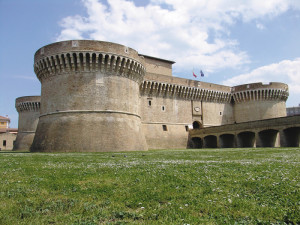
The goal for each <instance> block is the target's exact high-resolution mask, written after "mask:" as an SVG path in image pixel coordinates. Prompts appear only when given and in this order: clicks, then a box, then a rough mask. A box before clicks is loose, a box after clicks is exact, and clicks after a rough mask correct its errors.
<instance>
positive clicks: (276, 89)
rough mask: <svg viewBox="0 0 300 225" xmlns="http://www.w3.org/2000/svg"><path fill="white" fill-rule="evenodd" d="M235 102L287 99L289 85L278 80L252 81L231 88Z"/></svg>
mask: <svg viewBox="0 0 300 225" xmlns="http://www.w3.org/2000/svg"><path fill="white" fill-rule="evenodd" d="M231 92H232V96H233V99H234V101H235V103H239V102H245V101H259V100H261V101H263V100H264V101H268V100H270V101H274V100H275V101H286V100H287V98H288V96H289V90H288V85H287V84H284V83H278V82H270V83H268V84H263V83H261V82H260V83H251V84H243V85H238V86H234V87H232V88H231Z"/></svg>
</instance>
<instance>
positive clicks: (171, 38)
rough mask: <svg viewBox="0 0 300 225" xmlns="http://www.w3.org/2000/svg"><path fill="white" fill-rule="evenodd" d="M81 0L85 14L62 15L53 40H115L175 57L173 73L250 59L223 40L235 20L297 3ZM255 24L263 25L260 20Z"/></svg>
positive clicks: (254, 17) (278, 11) (233, 43)
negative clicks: (137, 3) (58, 31)
mask: <svg viewBox="0 0 300 225" xmlns="http://www.w3.org/2000/svg"><path fill="white" fill-rule="evenodd" d="M82 2H83V4H84V6H85V8H86V9H87V17H83V16H79V15H76V16H70V17H67V18H64V19H63V20H62V21H61V26H62V31H61V33H60V34H59V35H58V37H57V41H61V40H69V39H95V40H103V41H112V42H117V43H120V44H124V45H127V46H130V47H132V48H134V49H136V50H137V51H139V52H140V53H142V54H148V55H152V56H156V57H161V58H166V59H170V60H174V61H176V62H177V63H176V64H175V70H177V71H178V72H180V71H184V70H186V68H192V67H194V66H197V67H200V68H203V69H205V70H206V71H208V72H213V71H216V70H220V69H224V68H237V67H239V66H241V65H245V64H246V63H249V57H248V55H247V53H246V52H243V51H240V50H239V49H238V45H239V43H238V42H237V41H236V40H232V39H230V38H228V34H229V28H230V26H232V25H233V24H234V23H235V22H236V21H237V20H242V21H244V22H249V21H253V20H254V21H255V20H258V19H260V21H261V19H263V18H264V17H268V18H271V17H274V16H277V15H279V14H281V13H283V12H285V11H287V10H288V8H289V7H292V6H293V7H298V6H299V4H297V3H295V2H294V1H293V0H264V1H261V0H247V1H240V0H232V1H225V0H203V1H198V0H189V1H186V0H151V1H150V3H149V4H148V5H147V6H145V7H137V6H136V5H135V4H134V3H133V2H132V1H126V0H107V4H104V3H103V2H102V1H100V0H82ZM257 26H258V28H259V29H261V28H263V24H262V23H260V24H258V25H257Z"/></svg>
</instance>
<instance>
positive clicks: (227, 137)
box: [219, 134, 235, 148]
mask: <svg viewBox="0 0 300 225" xmlns="http://www.w3.org/2000/svg"><path fill="white" fill-rule="evenodd" d="M219 142H220V147H221V148H234V147H235V144H234V135H233V134H222V135H220V137H219Z"/></svg>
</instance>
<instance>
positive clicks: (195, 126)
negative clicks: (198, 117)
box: [193, 121, 203, 129]
mask: <svg viewBox="0 0 300 225" xmlns="http://www.w3.org/2000/svg"><path fill="white" fill-rule="evenodd" d="M202 127H203V126H202V123H200V122H199V121H194V122H193V129H200V128H202Z"/></svg>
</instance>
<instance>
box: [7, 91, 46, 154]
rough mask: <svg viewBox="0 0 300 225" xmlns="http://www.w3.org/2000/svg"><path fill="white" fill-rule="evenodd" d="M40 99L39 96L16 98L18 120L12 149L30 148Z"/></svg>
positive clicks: (36, 122)
mask: <svg viewBox="0 0 300 225" xmlns="http://www.w3.org/2000/svg"><path fill="white" fill-rule="evenodd" d="M40 101H41V97H40V96H24V97H20V98H17V99H16V109H17V111H18V113H19V121H18V134H17V138H16V141H15V143H14V148H13V150H29V149H30V146H31V144H32V141H33V138H34V135H35V131H36V127H37V124H38V120H39V116H40Z"/></svg>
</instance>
